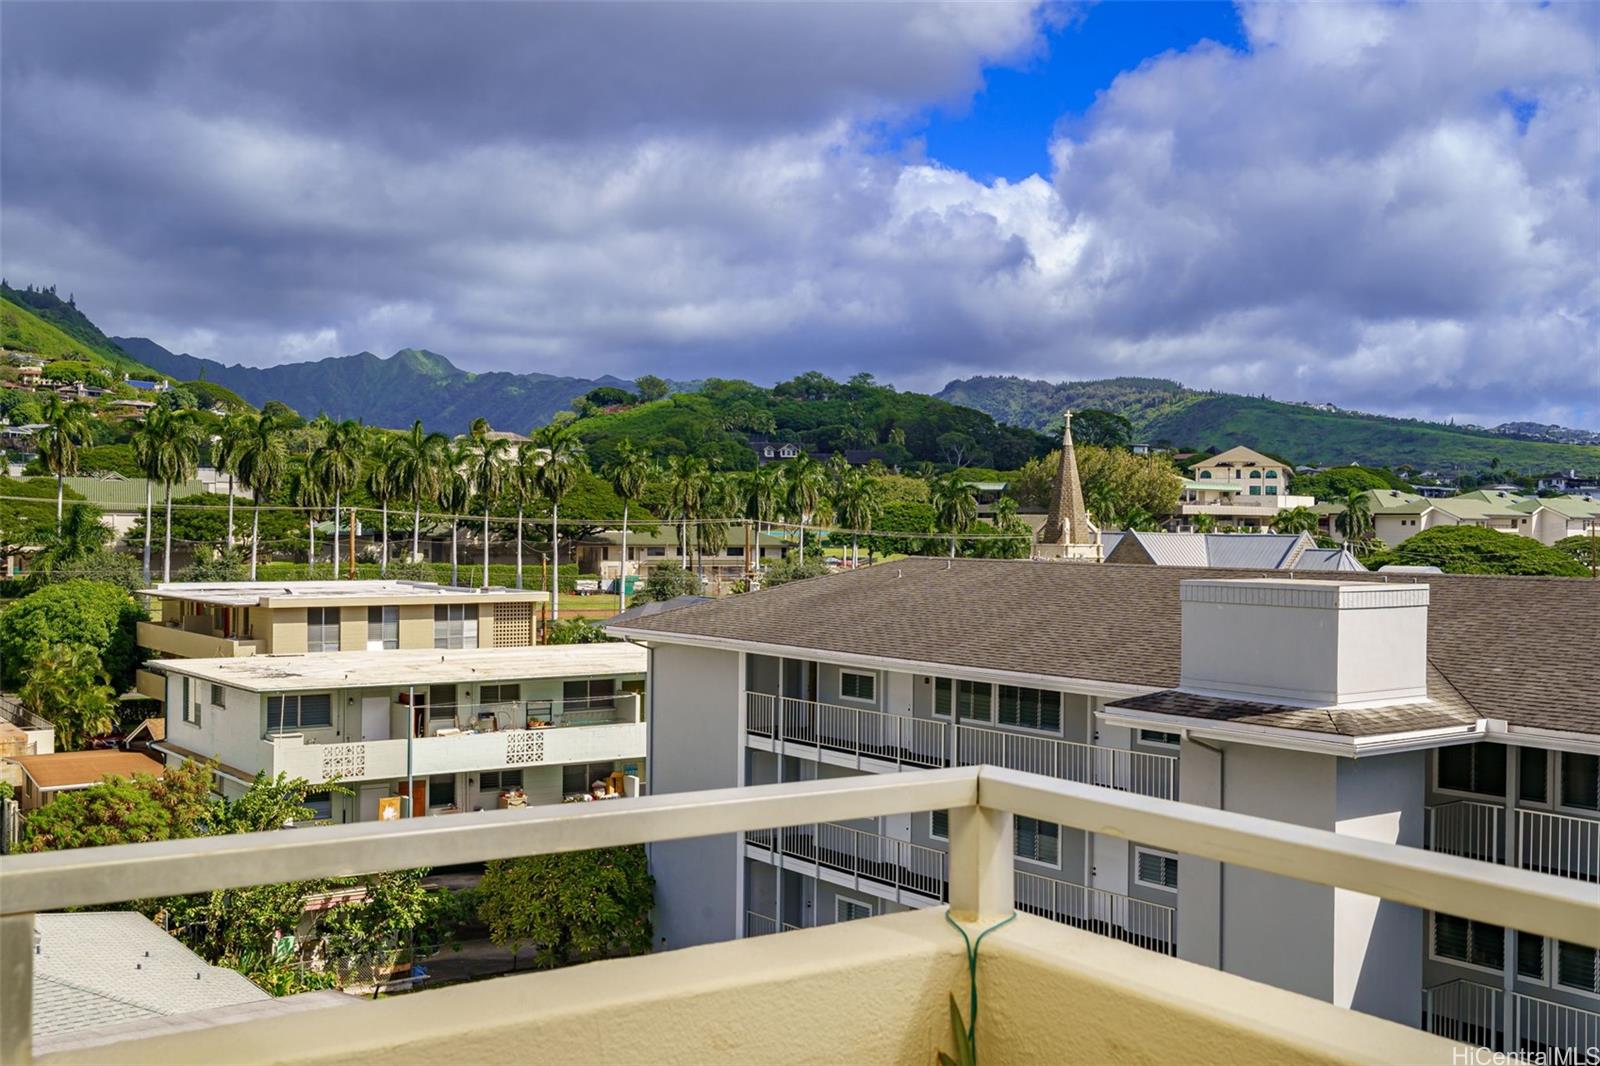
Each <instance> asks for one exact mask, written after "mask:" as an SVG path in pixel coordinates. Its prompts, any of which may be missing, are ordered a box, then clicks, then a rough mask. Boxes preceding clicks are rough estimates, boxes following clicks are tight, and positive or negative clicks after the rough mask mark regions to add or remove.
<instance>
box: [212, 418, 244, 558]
mask: <svg viewBox="0 0 1600 1066" xmlns="http://www.w3.org/2000/svg"><path fill="white" fill-rule="evenodd" d="M249 431H250V416H249V415H247V414H241V413H238V412H235V413H232V414H229V415H228V416H227V417H226V418H224V419H223V420H222V433H221V434H220V435H219V436H218V437H217V439H216V444H215V446H214V448H213V452H212V454H213V456H214V458H215V461H216V464H217V469H218V470H220V471H222V472H223V473H225V474H227V475H228V547H229V548H232V547H233V529H234V526H233V479H234V476H235V475H236V474H238V472H239V450H240V447H241V446H242V443H243V441H244V438H245V436H246V435H247V434H248V433H249Z"/></svg>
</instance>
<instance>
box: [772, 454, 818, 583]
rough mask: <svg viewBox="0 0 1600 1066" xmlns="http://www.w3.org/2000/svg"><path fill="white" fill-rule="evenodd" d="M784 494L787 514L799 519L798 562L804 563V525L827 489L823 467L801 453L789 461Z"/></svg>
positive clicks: (784, 476)
mask: <svg viewBox="0 0 1600 1066" xmlns="http://www.w3.org/2000/svg"><path fill="white" fill-rule="evenodd" d="M783 481H784V494H785V496H786V497H787V502H788V505H789V513H790V515H792V516H797V517H798V518H799V519H800V562H801V564H802V565H804V564H805V561H806V524H807V523H809V522H810V521H811V518H812V516H813V515H815V514H816V511H817V505H818V504H820V503H821V502H822V494H823V492H824V491H826V489H827V487H828V474H827V471H826V470H825V469H824V468H823V465H822V464H821V463H819V462H817V461H816V460H815V459H813V458H811V456H809V455H807V454H806V453H804V452H801V453H800V455H799V456H798V457H797V458H794V459H791V460H789V462H788V463H787V464H786V465H785V469H784V472H783Z"/></svg>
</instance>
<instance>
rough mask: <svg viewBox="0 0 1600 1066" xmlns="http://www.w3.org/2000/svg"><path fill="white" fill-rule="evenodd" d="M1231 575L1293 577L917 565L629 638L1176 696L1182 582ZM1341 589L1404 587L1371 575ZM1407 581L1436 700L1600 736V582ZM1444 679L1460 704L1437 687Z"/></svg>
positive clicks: (700, 609) (819, 585) (737, 602)
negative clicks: (939, 667) (1423, 617)
mask: <svg viewBox="0 0 1600 1066" xmlns="http://www.w3.org/2000/svg"><path fill="white" fill-rule="evenodd" d="M1226 576H1237V577H1275V578H1281V577H1283V574H1282V573H1281V572H1262V571H1251V570H1237V571H1224V570H1217V569H1190V568H1186V567H1165V566H1137V565H1131V566H1122V565H1116V564H1110V563H1102V564H1091V563H1061V562H1030V561H1027V560H1005V559H954V560H946V559H904V560H901V561H899V562H892V563H881V564H879V565H878V566H873V567H868V568H866V569H863V570H856V571H852V572H848V573H843V574H831V575H827V576H824V577H818V578H812V579H810V580H807V581H796V582H792V583H790V584H787V585H782V586H780V587H778V588H775V589H769V590H766V591H762V592H756V593H751V594H747V595H743V596H734V597H731V598H728V599H721V600H715V601H713V602H710V603H703V604H698V605H696V606H693V607H684V608H681V609H679V610H675V611H669V612H667V613H664V614H660V615H656V616H655V617H653V618H646V619H642V620H640V621H638V622H634V623H632V624H631V625H629V626H627V627H626V628H625V630H624V631H625V632H627V633H629V634H635V635H637V636H639V637H641V638H647V637H649V636H652V635H660V636H663V637H669V636H671V635H673V634H679V635H684V636H703V637H714V638H719V639H724V640H734V641H748V642H753V643H761V644H770V645H778V646H786V647H792V648H795V649H797V650H804V651H814V652H818V653H828V652H834V653H839V654H859V655H872V656H878V657H882V658H886V659H899V660H905V661H910V662H930V663H942V664H947V665H949V666H953V667H968V668H972V669H978V670H1004V671H1011V672H1016V673H1025V674H1040V675H1045V676H1055V677H1061V678H1081V679H1086V680H1096V681H1104V682H1113V683H1121V684H1127V685H1137V686H1143V687H1148V688H1155V689H1166V688H1174V687H1176V686H1177V684H1178V662H1179V650H1180V648H1179V641H1180V608H1179V601H1178V585H1179V583H1180V582H1181V581H1183V580H1185V579H1188V578H1213V579H1214V578H1218V577H1226ZM1339 579H1340V580H1341V581H1384V580H1390V581H1394V580H1397V578H1396V577H1395V575H1387V576H1386V575H1383V574H1363V573H1341V574H1340V575H1339ZM1404 580H1407V581H1420V582H1422V583H1425V584H1427V585H1429V586H1430V589H1431V591H1430V595H1429V599H1430V601H1431V602H1430V605H1429V608H1428V658H1429V662H1430V663H1431V665H1432V666H1433V667H1434V669H1433V670H1432V671H1430V681H1429V693H1430V696H1431V697H1433V698H1434V699H1435V700H1441V701H1444V700H1447V699H1452V700H1459V701H1463V702H1464V704H1465V705H1466V706H1470V707H1471V708H1472V709H1473V710H1475V711H1476V712H1477V713H1478V714H1479V715H1481V716H1482V717H1486V718H1503V719H1506V720H1508V721H1510V722H1511V723H1512V724H1514V725H1518V726H1524V727H1528V728H1537V729H1552V730H1566V731H1572V732H1583V733H1594V734H1600V699H1597V698H1596V695H1595V694H1596V693H1600V644H1597V640H1596V634H1600V582H1595V581H1587V580H1582V579H1579V578H1544V577H1488V576H1477V575H1440V574H1428V575H1425V576H1420V577H1419V576H1415V575H1407V576H1406V578H1404ZM1586 649H1587V650H1586ZM1436 684H1438V685H1445V686H1446V687H1453V689H1454V692H1455V695H1454V696H1450V695H1449V694H1447V693H1444V692H1442V691H1435V686H1436Z"/></svg>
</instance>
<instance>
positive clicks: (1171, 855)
mask: <svg viewBox="0 0 1600 1066" xmlns="http://www.w3.org/2000/svg"><path fill="white" fill-rule="evenodd" d="M1141 855H1154V856H1156V857H1157V858H1160V859H1171V860H1172V861H1173V862H1177V861H1178V853H1177V852H1175V851H1163V850H1161V849H1160V848H1147V847H1145V846H1144V845H1142V844H1135V845H1134V846H1133V883H1134V884H1136V885H1138V886H1139V887H1140V888H1153V889H1155V890H1156V891H1158V892H1170V893H1172V894H1173V895H1174V896H1176V895H1177V894H1178V886H1176V885H1163V884H1158V883H1156V882H1154V881H1146V880H1145V879H1144V878H1142V877H1140V876H1139V856H1141Z"/></svg>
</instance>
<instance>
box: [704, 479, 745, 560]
mask: <svg viewBox="0 0 1600 1066" xmlns="http://www.w3.org/2000/svg"><path fill="white" fill-rule="evenodd" d="M737 503H738V493H737V492H736V491H735V490H734V486H733V481H732V479H731V478H730V477H729V476H728V475H727V474H722V473H717V472H716V471H713V470H709V469H708V470H707V471H706V476H705V482H704V489H703V490H702V491H701V493H700V511H699V514H698V515H697V516H696V517H697V518H698V519H699V520H698V521H697V522H695V526H694V547H695V568H696V569H697V570H699V571H700V572H701V573H700V576H701V578H702V579H703V578H704V577H705V573H704V571H705V556H706V553H707V552H710V553H711V554H712V555H717V554H720V553H721V552H722V551H723V550H724V549H726V548H727V546H728V525H727V522H726V518H727V516H728V514H729V512H730V511H732V510H733V508H734V507H735V506H736V505H737Z"/></svg>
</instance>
